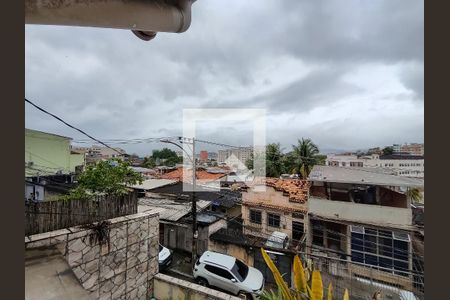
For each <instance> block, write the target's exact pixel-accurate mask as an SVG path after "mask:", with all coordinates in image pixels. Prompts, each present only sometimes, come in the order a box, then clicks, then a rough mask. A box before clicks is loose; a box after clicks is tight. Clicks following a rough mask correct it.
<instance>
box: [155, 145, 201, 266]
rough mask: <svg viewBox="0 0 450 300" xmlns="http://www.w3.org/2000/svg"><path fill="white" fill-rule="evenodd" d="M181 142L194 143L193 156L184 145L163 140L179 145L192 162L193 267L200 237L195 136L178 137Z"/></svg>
mask: <svg viewBox="0 0 450 300" xmlns="http://www.w3.org/2000/svg"><path fill="white" fill-rule="evenodd" d="M178 140H179V142H180V143H182V144H190V145H192V156H190V155H189V153H187V152H186V150H184V148H183V147H182V146H180V145H179V144H177V143H175V142H172V141H170V140H166V139H164V140H161V142H163V143H168V144H172V145H174V146H177V147H178V148H180V149H181V150H183V152H184V153H185V154H186V155H187V157H188V158H189V160H190V161H191V163H192V187H193V188H192V205H191V206H192V207H191V214H192V256H191V264H192V268H194V265H195V262H196V260H197V238H198V230H197V229H198V227H197V199H196V195H195V191H196V190H197V163H196V159H195V138H183V137H179V138H178Z"/></svg>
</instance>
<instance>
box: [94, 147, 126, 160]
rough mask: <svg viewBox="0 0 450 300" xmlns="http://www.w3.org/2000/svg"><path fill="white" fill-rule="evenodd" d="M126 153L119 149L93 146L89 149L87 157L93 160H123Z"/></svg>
mask: <svg viewBox="0 0 450 300" xmlns="http://www.w3.org/2000/svg"><path fill="white" fill-rule="evenodd" d="M125 155H126V151H125V150H123V149H121V148H108V147H103V146H98V145H93V146H92V147H90V148H89V151H88V157H89V158H93V159H98V160H101V159H111V158H124V157H125Z"/></svg>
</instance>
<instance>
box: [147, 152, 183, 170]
mask: <svg viewBox="0 0 450 300" xmlns="http://www.w3.org/2000/svg"><path fill="white" fill-rule="evenodd" d="M151 157H152V159H153V160H154V162H155V163H156V165H160V166H168V167H173V166H175V165H176V164H179V163H181V162H183V158H182V157H179V156H178V155H177V153H176V152H175V151H173V150H170V149H169V148H163V149H162V150H153V152H152V156H151Z"/></svg>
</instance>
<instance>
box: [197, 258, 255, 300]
mask: <svg viewBox="0 0 450 300" xmlns="http://www.w3.org/2000/svg"><path fill="white" fill-rule="evenodd" d="M193 275H194V278H195V280H196V281H197V282H198V283H199V284H201V285H204V286H213V287H216V288H219V289H221V290H223V291H226V292H230V293H232V294H234V295H239V294H244V295H246V296H247V299H258V298H259V295H260V294H261V293H262V291H263V290H264V277H263V274H262V273H261V272H260V271H259V270H257V269H255V268H253V267H249V266H247V265H246V264H245V263H243V262H242V261H240V260H239V259H236V258H234V257H233V256H229V255H225V254H221V253H217V252H212V251H206V252H205V253H203V255H202V256H201V257H200V258H199V259H198V260H197V262H196V263H195V267H194V270H193Z"/></svg>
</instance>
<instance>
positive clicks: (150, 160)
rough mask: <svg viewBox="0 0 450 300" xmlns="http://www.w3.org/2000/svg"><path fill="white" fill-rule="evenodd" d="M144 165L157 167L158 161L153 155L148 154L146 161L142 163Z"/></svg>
mask: <svg viewBox="0 0 450 300" xmlns="http://www.w3.org/2000/svg"><path fill="white" fill-rule="evenodd" d="M142 166H143V167H145V168H154V167H156V163H155V160H154V159H153V157H152V156H146V157H144V162H143V163H142Z"/></svg>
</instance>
